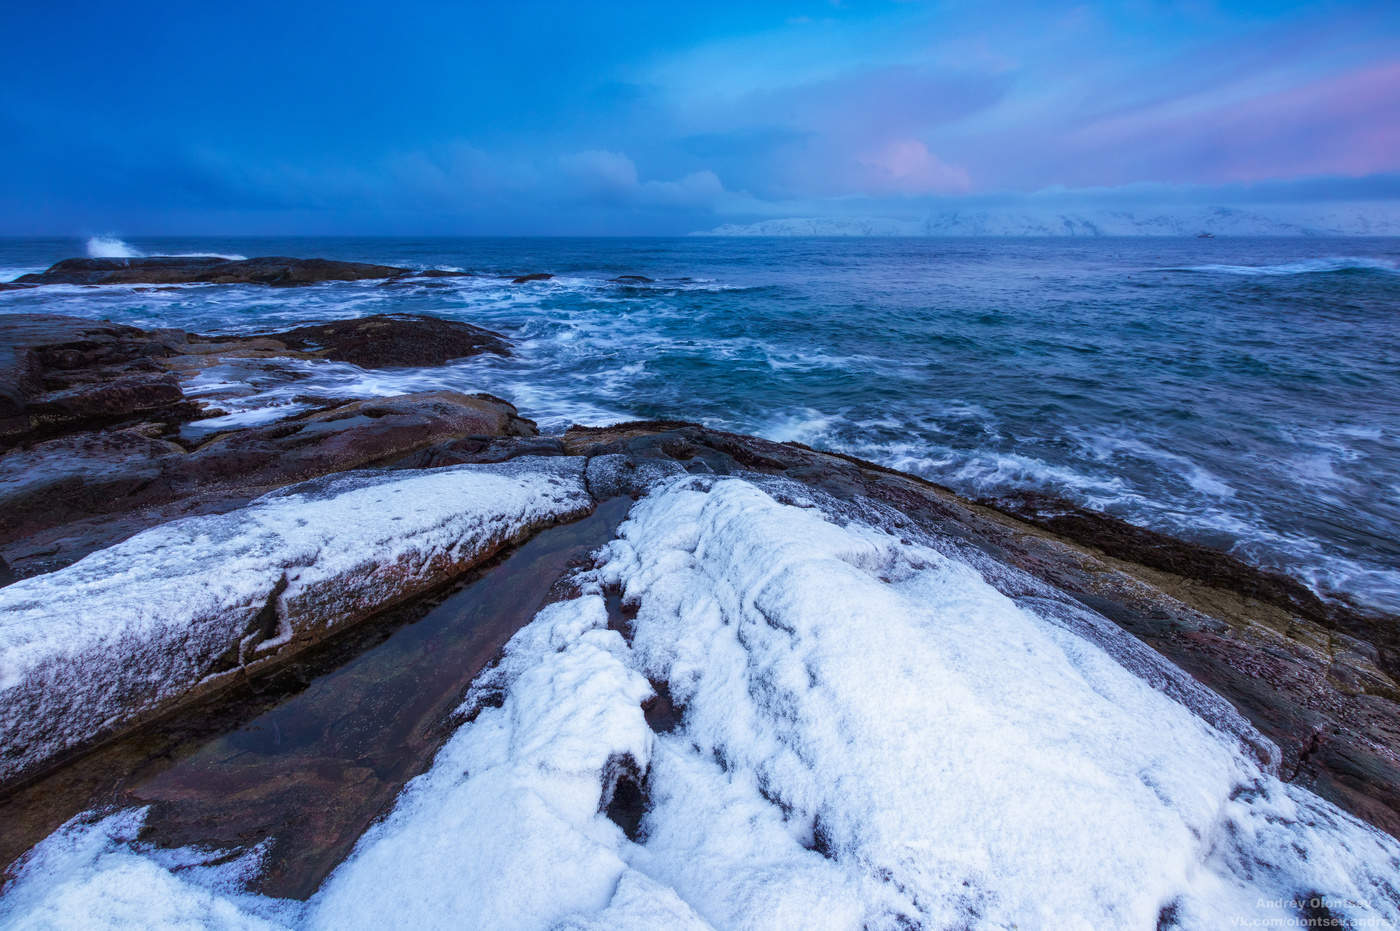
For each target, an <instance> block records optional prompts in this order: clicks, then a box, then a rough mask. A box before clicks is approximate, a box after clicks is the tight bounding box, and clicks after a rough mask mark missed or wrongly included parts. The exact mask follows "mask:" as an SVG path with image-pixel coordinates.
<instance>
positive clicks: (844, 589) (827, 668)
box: [3, 476, 1400, 929]
mask: <svg viewBox="0 0 1400 931" xmlns="http://www.w3.org/2000/svg"><path fill="white" fill-rule="evenodd" d="M802 504H804V502H801V501H799V502H798V503H797V504H782V503H779V501H777V500H775V498H774V497H773V496H772V495H770V494H767V493H765V491H764V490H763V489H762V488H760V487H759V486H757V485H755V484H752V483H750V482H748V481H746V480H742V479H734V478H727V479H716V478H713V477H699V476H685V477H674V478H669V479H663V480H661V482H660V484H659V485H658V487H657V489H656V490H654V491H653V492H652V493H651V494H649V495H648V496H647V497H646V498H644V499H643V500H642V501H641V502H639V503H638V504H637V505H636V506H635V507H634V509H633V512H632V514H631V516H630V519H629V520H628V521H627V522H626V523H625V524H624V525H623V526H622V528H621V529H620V531H619V536H618V539H616V540H615V541H614V542H613V543H611V544H609V545H608V546H607V547H606V548H605V549H604V550H603V552H602V553H601V556H600V559H601V562H600V566H599V568H597V569H595V570H592V571H591V572H590V573H589V574H587V575H586V576H585V577H584V578H583V579H582V580H581V584H582V586H583V592H584V593H583V594H582V595H581V596H579V597H577V598H574V599H572V600H569V601H565V602H560V603H557V604H554V605H551V606H550V607H548V608H546V609H544V610H543V611H541V612H540V613H539V614H538V615H537V616H536V618H535V619H534V620H533V621H532V622H531V623H530V624H529V625H527V626H526V627H525V628H523V629H522V630H521V631H520V632H519V633H518V634H517V635H516V636H515V637H514V638H512V640H511V641H510V643H509V644H508V646H507V647H506V650H505V651H504V654H503V656H502V659H501V661H500V662H499V664H498V665H497V666H495V667H494V668H492V669H491V670H489V671H487V672H486V673H484V674H483V675H482V676H481V677H479V678H478V680H477V681H476V683H474V685H473V688H472V690H471V692H470V694H469V695H468V697H467V700H466V702H465V703H464V705H463V707H462V708H461V714H462V715H463V717H464V719H465V720H466V721H467V723H464V724H463V725H462V726H460V727H459V728H458V730H457V732H456V733H455V734H454V736H453V737H452V738H451V739H450V740H449V741H448V743H447V744H446V745H445V746H444V748H443V749H442V751H441V752H440V753H439V754H438V756H437V758H436V760H435V761H434V763H433V765H432V767H431V768H430V770H429V771H428V772H427V773H426V774H424V775H423V776H421V777H419V778H418V779H416V780H414V781H413V782H412V783H410V784H409V786H408V787H407V788H406V789H405V790H404V792H403V793H402V794H401V796H400V798H399V800H398V802H397V803H396V805H395V807H394V810H393V811H392V812H391V813H390V814H389V815H388V816H387V817H386V818H385V820H384V821H382V822H380V823H379V824H377V825H376V826H374V827H373V828H371V829H370V831H369V832H367V833H366V834H365V836H364V837H363V838H361V840H360V842H359V844H358V845H357V846H356V848H355V850H354V852H353V853H352V854H351V856H350V857H349V858H348V859H347V861H346V862H345V863H343V864H342V865H341V866H340V868H339V869H337V871H336V872H335V873H334V874H332V876H331V877H330V878H329V879H328V880H327V882H326V883H325V884H324V885H323V886H322V888H321V889H320V891H319V892H318V893H317V894H316V895H315V896H314V897H313V898H312V899H311V901H310V902H309V903H307V905H306V907H305V909H304V910H302V911H297V910H295V909H294V907H293V906H290V905H287V904H284V903H275V902H268V901H266V900H262V901H261V902H259V901H254V900H251V899H249V898H247V897H244V898H242V899H240V898H238V897H237V896H236V895H233V894H230V893H221V894H220V895H219V896H218V897H217V899H210V898H208V896H210V895H211V894H212V893H213V891H215V887H214V886H213V885H211V883H210V882H209V881H208V880H207V879H205V878H201V877H199V876H186V875H184V874H180V875H178V876H177V875H172V874H170V873H168V872H167V873H164V874H162V873H161V872H160V871H159V870H155V869H152V868H151V866H150V863H151V861H152V860H153V858H154V854H152V853H150V852H142V851H140V850H137V849H136V848H135V847H134V846H133V843H132V842H131V841H129V840H122V839H120V838H116V837H113V836H111V834H110V832H109V833H108V834H107V835H103V836H98V833H99V832H97V829H96V828H93V827H91V826H89V827H85V828H83V829H82V831H78V829H77V828H71V827H70V828H69V829H66V830H68V831H70V832H73V831H78V833H76V834H73V835H72V837H68V835H65V834H64V833H63V832H60V834H58V835H55V837H54V838H51V839H50V840H49V841H45V843H44V844H43V845H40V847H39V848H36V851H35V853H32V854H31V855H30V858H29V859H28V860H27V861H26V862H25V863H24V864H22V865H21V868H20V871H19V876H18V878H17V880H16V882H15V884H14V886H13V888H12V889H11V891H10V892H9V893H8V894H7V897H6V900H5V902H4V904H3V907H4V908H6V909H9V910H10V911H9V914H11V915H13V914H16V912H17V910H18V906H17V905H16V903H22V906H23V911H24V912H25V913H27V914H34V915H45V916H47V915H54V914H61V915H66V916H69V917H68V918H67V921H66V922H57V923H59V924H64V923H68V924H77V923H78V919H77V917H76V916H77V915H78V914H79V913H78V911H77V910H76V906H75V905H74V904H73V897H75V896H78V895H80V894H81V893H82V891H83V890H84V889H88V888H101V889H111V888H117V884H118V882H121V883H123V885H121V887H120V888H121V890H122V895H123V900H124V902H126V903H132V902H140V901H143V900H144V899H145V898H151V899H152V900H153V906H152V907H153V908H156V907H159V908H170V909H174V908H190V907H193V904H192V903H198V904H199V906H200V907H203V908H206V909H208V912H209V914H210V915H211V916H214V917H213V918H212V919H211V920H210V921H209V922H208V923H209V924H213V925H219V926H230V927H238V926H255V925H254V922H257V921H262V920H265V919H275V920H277V921H281V922H286V923H288V924H291V925H297V926H305V927H314V928H326V927H336V928H345V927H384V926H386V925H387V926H411V927H493V928H547V927H561V928H616V927H621V928H654V927H677V928H705V927H714V928H773V929H781V928H790V927H799V926H800V927H804V928H849V929H854V928H863V927H864V928H908V927H930V928H933V927H968V928H999V929H1000V928H1012V927H1021V928H1027V927H1032V928H1034V927H1056V928H1105V927H1112V928H1120V927H1121V928H1145V929H1151V928H1154V927H1161V926H1165V925H1170V926H1172V927H1179V928H1187V929H1194V928H1201V929H1208V928H1219V927H1227V926H1229V925H1230V924H1231V923H1235V922H1236V919H1238V920H1239V921H1240V922H1243V923H1247V924H1253V923H1256V922H1265V923H1274V924H1277V925H1280V926H1281V925H1283V924H1287V923H1288V922H1290V921H1296V920H1297V919H1299V918H1301V917H1304V915H1303V911H1302V908H1303V906H1300V905H1299V904H1297V903H1306V902H1308V901H1309V900H1324V901H1325V902H1326V903H1327V908H1328V909H1329V910H1330V915H1332V916H1335V917H1336V918H1339V919H1343V920H1346V921H1350V922H1352V923H1353V924H1354V926H1356V927H1367V926H1391V925H1394V924H1395V923H1396V922H1397V921H1400V889H1397V882H1400V880H1398V879H1397V877H1400V844H1397V842H1396V841H1395V840H1394V839H1392V838H1390V837H1388V836H1386V835H1383V834H1381V833H1380V832H1378V831H1376V830H1374V829H1373V828H1370V827H1369V826H1367V825H1364V824H1362V823H1361V822H1359V821H1357V820H1356V819H1354V818H1351V817H1350V816H1348V815H1345V814H1343V813H1342V812H1340V811H1339V810H1337V809H1336V808H1335V807H1333V806H1331V805H1330V804H1328V803H1326V802H1324V801H1322V800H1320V799H1318V798H1317V797H1315V796H1313V795H1311V794H1309V793H1308V792H1306V791H1304V790H1301V789H1298V788H1296V787H1293V786H1288V785H1284V784H1282V783H1280V782H1279V781H1278V780H1277V779H1276V778H1275V777H1274V776H1273V775H1271V774H1270V773H1269V772H1267V771H1266V770H1264V769H1262V768H1261V767H1260V764H1259V763H1258V762H1256V760H1255V758H1254V756H1252V755H1251V754H1250V753H1248V752H1247V751H1246V749H1245V748H1244V747H1243V746H1242V744H1241V741H1240V740H1238V739H1237V736H1238V735H1235V734H1232V733H1229V732H1227V731H1222V730H1220V729H1217V728H1216V727H1215V726H1213V725H1212V724H1211V723H1209V722H1208V721H1206V720H1204V719H1203V718H1201V717H1199V716H1197V715H1196V714H1193V713H1192V712H1191V711H1190V710H1188V709H1187V708H1186V707H1185V706H1183V705H1181V704H1179V703H1177V702H1176V701H1174V700H1173V699H1172V698H1171V697H1169V696H1168V695H1167V694H1164V693H1163V692H1162V691H1160V690H1158V689H1157V688H1154V687H1153V686H1152V685H1150V684H1149V683H1147V682H1145V681H1143V680H1142V679H1141V678H1139V677H1138V676H1137V675H1134V674H1133V672H1130V671H1129V669H1128V668H1126V667H1125V666H1124V665H1123V664H1122V663H1121V662H1120V661H1119V660H1118V659H1115V658H1114V657H1113V656H1111V655H1110V654H1109V653H1108V652H1105V650H1104V649H1102V648H1100V646H1098V645H1097V644H1096V643H1095V642H1093V637H1092V635H1081V634H1079V633H1076V632H1075V631H1074V630H1073V629H1071V628H1070V627H1067V626H1066V625H1065V624H1064V623H1062V621H1060V620H1052V619H1050V618H1047V617H1045V616H1042V615H1040V614H1038V613H1036V612H1035V611H1033V610H1029V609H1027V608H1026V607H1025V606H1023V605H1019V604H1018V603H1016V602H1014V601H1012V600H1011V599H1009V598H1008V597H1006V596H1005V595H1003V594H1001V593H1000V592H999V591H997V589H995V588H994V587H993V586H992V585H991V584H989V583H988V581H987V580H986V579H985V578H984V577H983V575H982V574H980V573H979V572H978V571H977V570H975V569H973V568H972V567H971V566H970V565H968V564H967V563H965V562H963V561H961V560H959V559H956V558H953V557H952V556H950V555H949V554H948V553H947V552H943V551H941V550H940V549H938V548H936V547H935V546H932V545H928V544H924V543H919V542H915V541H912V540H908V539H905V538H901V537H898V536H893V535H891V534H888V533H886V532H885V531H883V530H881V529H879V528H878V527H876V526H874V525H873V524H872V523H870V522H866V521H861V520H850V519H845V520H842V519H834V518H833V517H831V516H828V515H826V514H824V513H823V512H822V510H821V509H819V508H816V507H810V506H801V505H802ZM617 589H620V590H621V592H622V597H623V601H624V604H626V605H627V606H629V607H630V608H632V609H635V618H633V619H631V620H630V621H627V622H625V623H622V624H618V623H616V622H614V624H613V625H612V627H610V626H609V624H608V614H607V611H606V609H605V599H604V597H603V595H604V593H605V592H607V591H615V590H617ZM617 627H622V628H624V629H625V630H626V636H624V634H623V633H621V632H619V630H617V629H614V628H617ZM650 683H656V684H657V685H660V684H662V683H664V684H665V688H666V691H667V692H668V693H669V697H670V699H671V701H673V702H674V704H675V706H676V707H677V708H678V710H679V719H678V723H675V726H673V727H670V728H669V729H667V728H660V729H658V730H653V729H651V728H649V727H648V726H647V723H646V718H645V716H644V713H643V704H644V703H645V702H647V701H648V700H649V699H650V697H651V696H652V693H653V686H652V685H651V684H650ZM620 773H629V774H631V775H632V776H633V777H634V778H636V779H639V780H640V781H641V783H642V786H641V789H640V795H641V796H642V798H643V799H644V800H645V803H646V811H645V814H644V816H643V818H642V820H641V823H640V826H639V828H638V830H637V832H636V833H635V835H634V836H635V838H636V839H635V840H632V839H629V836H628V835H627V834H625V833H624V832H623V830H622V829H621V828H619V827H618V826H617V825H616V824H614V823H613V822H612V821H611V820H609V818H608V815H607V809H608V807H609V801H610V799H611V796H612V792H613V790H614V788H615V786H616V784H617V780H618V778H619V774H620ZM82 832H86V833H82ZM63 838H68V839H63ZM63 845H67V846H69V847H73V846H75V845H78V846H83V849H84V850H87V851H89V852H88V853H86V854H84V856H85V857H86V859H84V860H83V861H82V863H83V864H86V866H85V867H84V868H83V869H76V868H75V869H74V870H67V871H65V870H64V869H59V868H56V867H54V866H53V865H52V864H53V857H52V856H51V855H50V850H51V848H56V847H62V846H63ZM92 851H95V852H92ZM138 856H139V858H140V859H141V861H142V862H141V863H140V864H139V865H134V863H133V861H132V858H136V857H138ZM117 871H124V872H120V873H117ZM108 874H115V875H108ZM75 883H76V885H75ZM225 906H229V907H233V908H235V909H237V910H236V911H235V912H232V913H230V912H229V911H228V909H227V908H226V907H225ZM133 908H135V906H133ZM216 908H217V909H218V911H217V912H216V911H215V909H216ZM132 913H133V914H139V912H132ZM1168 919H1170V921H1169V920H1168ZM240 922H241V923H242V924H241V925H240Z"/></svg>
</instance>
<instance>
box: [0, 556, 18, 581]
mask: <svg viewBox="0 0 1400 931" xmlns="http://www.w3.org/2000/svg"><path fill="white" fill-rule="evenodd" d="M13 581H15V573H14V570H13V569H11V568H10V564H9V563H7V562H5V560H4V559H0V587H4V586H6V585H9V584H10V583H11V582H13Z"/></svg>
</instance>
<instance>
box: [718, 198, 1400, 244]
mask: <svg viewBox="0 0 1400 931" xmlns="http://www.w3.org/2000/svg"><path fill="white" fill-rule="evenodd" d="M1198 233H1211V234H1214V235H1221V236H1400V210H1397V209H1396V208H1395V207H1394V206H1393V205H1390V204H1339V205H1335V206H1329V207H1325V208H1316V207H1309V206H1306V205H1304V206H1297V205H1281V206H1259V207H1251V208H1239V207H1227V206H1209V207H1183V206H1165V207H1157V208H1153V207H1141V208H1136V209H1131V210H1129V209H1123V208H1111V207H1072V206H1067V207H1046V206H1039V205H1034V204H1027V205H1024V206H1021V207H1016V208H967V209H950V210H936V211H933V212H931V213H929V214H927V215H926V216H922V217H857V216H845V217H842V216H837V217H786V218H783V219H771V220H758V221H755V222H753V223H727V224H724V225H723V226H718V227H716V228H714V229H712V230H706V231H703V232H697V233H693V234H692V235H696V236H1195V235H1197V234H1198Z"/></svg>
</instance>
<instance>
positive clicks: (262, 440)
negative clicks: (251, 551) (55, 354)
mask: <svg viewBox="0 0 1400 931" xmlns="http://www.w3.org/2000/svg"><path fill="white" fill-rule="evenodd" d="M535 432H536V431H535V425H534V424H533V423H532V422H530V421H528V420H524V419H522V418H521V417H519V416H518V415H517V414H516V411H515V408H514V407H512V406H511V405H510V404H509V403H507V402H505V401H502V400H501V399H499V398H493V397H491V396H489V395H464V394H458V393H456V392H451V391H435V392H427V393H423V394H413V395H401V396H398V397H393V398H376V399H372V400H368V401H355V402H352V403H349V404H344V405H341V406H339V407H334V408H331V409H330V410H325V411H318V412H315V413H311V414H306V415H303V416H301V417H295V418H291V419H289V420H286V421H282V422H279V423H275V424H269V425H267V426H261V427H250V428H247V429H243V430H233V431H229V432H227V433H222V434H218V435H216V436H214V437H213V438H211V439H210V440H208V441H207V442H206V443H204V444H203V445H201V446H199V447H197V448H195V449H194V450H193V451H186V449H185V447H183V446H181V445H179V444H177V443H173V442H169V441H167V440H163V439H158V438H152V437H150V436H147V435H145V434H144V433H142V432H141V431H140V430H138V429H133V430H109V431H98V432H86V433H77V434H72V435H69V436H65V437H60V438H57V439H54V440H49V441H47V442H43V443H38V444H35V445H33V446H31V447H29V448H26V449H17V450H13V451H11V452H10V453H8V454H6V455H4V456H0V549H2V550H3V552H4V553H5V555H6V557H7V558H8V559H9V560H10V561H11V562H12V564H13V566H14V570H15V571H16V572H17V573H18V574H20V575H24V576H27V575H32V574H34V573H35V572H40V571H43V572H49V571H53V570H54V569H57V568H60V567H61V566H63V565H66V564H68V563H71V562H72V561H74V560H76V559H79V558H81V557H82V556H84V555H86V554H87V553H89V552H92V551H93V550H95V549H97V548H99V547H102V546H109V545H111V544H112V543H115V542H117V541H118V540H121V539H123V538H125V537H128V536H130V535H131V534H133V533H136V532H137V531H139V530H141V529H144V528H145V527H148V526H151V525H152V524H154V523H159V522H161V521H163V520H169V519H171V518H172V517H174V516H180V515H186V514H191V513H210V512H211V511H219V510H225V509H227V508H228V507H231V506H234V505H236V504H238V503H242V502H245V501H247V500H249V499H250V498H252V497H255V496H257V495H259V494H262V493H264V492H266V491H269V490H271V489H273V488H278V487H281V486H283V485H287V484H291V483H293V482H298V481H302V480H304V479H308V478H313V477H316V476H319V475H326V474H329V473H332V472H342V471H346V470H349V469H358V468H364V467H366V466H372V465H378V464H381V463H384V462H387V461H389V460H392V459H397V458H401V457H403V456H405V455H407V454H409V453H412V452H413V451H415V450H418V449H422V448H424V447H427V446H429V445H431V444H433V443H439V442H444V441H447V440H451V439H456V438H480V439H481V440H482V441H485V440H486V439H488V438H492V437H526V436H532V435H533V434H534V433H535Z"/></svg>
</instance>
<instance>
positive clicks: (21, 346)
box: [0, 314, 510, 449]
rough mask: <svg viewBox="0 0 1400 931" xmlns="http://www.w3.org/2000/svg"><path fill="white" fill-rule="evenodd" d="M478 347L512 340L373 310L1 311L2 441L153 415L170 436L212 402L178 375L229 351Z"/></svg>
mask: <svg viewBox="0 0 1400 931" xmlns="http://www.w3.org/2000/svg"><path fill="white" fill-rule="evenodd" d="M481 353H491V354H494V355H509V354H510V347H509V344H508V343H507V342H506V340H505V338H504V337H502V336H501V335H500V334H498V333H494V332H492V331H490V330H485V329H482V328H481V327H476V326H472V325H471V324H468V323H461V322H458V321H452V320H442V319H439V318H436V317H427V316H422V315H415V314H377V315H375V316H371V317H363V318H357V319H350V320H337V321H331V322H329V323H321V324H315V325H312V326H305V327H298V328H296V329H294V330H289V331H286V332H283V333H265V334H257V335H252V336H242V335H237V336H200V335H197V334H193V333H186V332H184V331H182V330H170V329H163V330H141V329H139V328H137V327H130V326H123V325H119V324H114V323H110V322H107V321H96V320H83V319H80V318H76V317H64V316H57V315H53V314H0V449H4V448H5V447H6V446H13V445H15V444H19V443H25V442H32V441H34V440H37V439H45V438H49V437H53V436H57V435H61V434H64V433H71V432H74V431H78V430H88V429H101V428H110V427H115V426H121V425H125V424H142V425H150V424H156V425H158V426H159V430H160V432H161V433H162V434H164V435H168V434H170V433H171V431H173V430H174V429H176V428H178V427H179V425H181V424H183V423H186V422H188V421H190V420H194V419H196V418H198V417H201V416H208V413H207V411H206V408H205V404H206V403H207V401H196V400H193V399H190V398H187V397H186V396H185V393H184V391H183V389H182V387H181V384H180V381H181V377H182V376H188V375H190V374H193V373H197V372H199V371H201V370H204V369H207V368H209V367H211V366H215V365H218V364H220V363H221V362H224V361H227V360H229V359H241V360H257V359H303V360H317V359H331V360H339V361H345V362H350V363H353V364H356V365H359V366H361V367H363V368H388V367H395V366H418V365H436V364H441V363H443V362H446V361H449V360H452V359H460V358H466V357H469V356H474V355H479V354H481ZM213 400H217V399H216V398H214V399H213ZM172 438H173V437H172Z"/></svg>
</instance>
